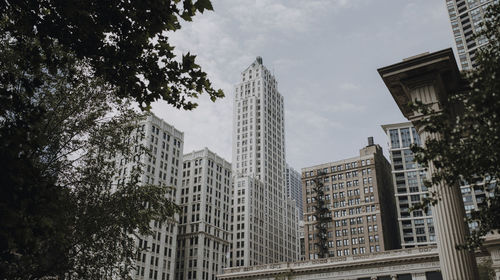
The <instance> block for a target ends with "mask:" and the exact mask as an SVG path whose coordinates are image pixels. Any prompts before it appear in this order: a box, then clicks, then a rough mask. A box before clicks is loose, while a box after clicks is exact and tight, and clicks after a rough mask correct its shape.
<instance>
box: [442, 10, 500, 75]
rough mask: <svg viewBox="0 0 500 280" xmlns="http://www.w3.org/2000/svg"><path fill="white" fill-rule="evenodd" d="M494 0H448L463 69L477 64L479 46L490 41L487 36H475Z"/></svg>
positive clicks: (449, 13)
mask: <svg viewBox="0 0 500 280" xmlns="http://www.w3.org/2000/svg"><path fill="white" fill-rule="evenodd" d="M493 2H495V1H494V0H446V7H447V9H448V15H449V16H450V21H451V28H452V29H453V36H454V38H455V44H456V46H457V51H458V57H459V59H460V66H461V68H462V70H468V69H471V68H473V67H475V66H476V64H475V55H476V51H477V49H478V48H479V47H481V46H483V45H485V44H487V43H488V40H487V39H486V38H474V34H476V33H477V32H479V31H480V30H481V23H482V22H483V20H484V13H485V11H486V8H487V7H488V6H489V5H490V4H492V3H493Z"/></svg>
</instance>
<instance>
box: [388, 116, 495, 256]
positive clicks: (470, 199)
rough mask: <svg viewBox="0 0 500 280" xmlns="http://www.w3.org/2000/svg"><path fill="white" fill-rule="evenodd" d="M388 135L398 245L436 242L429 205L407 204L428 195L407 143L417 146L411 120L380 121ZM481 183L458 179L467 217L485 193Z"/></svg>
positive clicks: (421, 170)
mask: <svg viewBox="0 0 500 280" xmlns="http://www.w3.org/2000/svg"><path fill="white" fill-rule="evenodd" d="M382 128H383V129H384V131H385V133H386V134H387V137H388V146H389V155H390V158H391V166H392V176H393V182H394V193H395V196H396V207H397V214H398V223H399V232H400V236H401V247H402V248H411V247H416V246H425V245H430V244H436V235H435V232H434V230H435V228H434V223H433V218H432V213H431V211H430V208H429V210H428V211H427V212H425V211H423V210H413V211H410V209H411V207H412V206H414V205H415V204H416V203H419V202H421V201H422V199H423V198H425V197H427V196H428V195H429V192H428V190H427V187H426V186H425V185H424V180H425V179H426V178H427V174H426V172H425V170H424V169H423V168H422V167H420V166H419V165H418V164H417V163H416V162H415V157H414V154H413V152H412V151H411V149H410V146H411V145H418V146H420V145H421V144H422V143H421V142H420V138H419V136H418V134H417V132H416V130H415V127H414V126H413V125H412V123H411V122H404V123H396V124H387V125H382ZM483 185H484V183H479V184H477V185H475V186H472V185H470V184H468V183H467V182H462V184H461V186H460V188H461V190H462V198H463V201H464V207H465V212H466V215H467V216H469V217H470V215H471V212H472V211H473V210H477V209H478V208H479V205H480V204H481V203H483V201H484V200H485V198H486V196H487V195H489V193H488V192H485V191H484V189H483ZM477 227H478V224H477V222H474V221H472V222H470V223H469V228H470V229H471V230H474V229H476V228H477Z"/></svg>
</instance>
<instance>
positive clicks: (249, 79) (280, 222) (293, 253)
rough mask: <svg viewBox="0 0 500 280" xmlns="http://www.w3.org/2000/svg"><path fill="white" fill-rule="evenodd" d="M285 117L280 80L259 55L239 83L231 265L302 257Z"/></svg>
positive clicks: (235, 119) (234, 121)
mask: <svg viewBox="0 0 500 280" xmlns="http://www.w3.org/2000/svg"><path fill="white" fill-rule="evenodd" d="M284 121H285V120H284V107H283V96H282V95H281V94H280V93H279V92H278V83H277V81H276V79H275V77H274V76H273V75H272V74H271V72H270V71H269V70H268V69H267V68H266V67H264V65H263V64H262V58H261V57H257V59H256V60H255V61H254V62H253V63H252V64H251V65H250V66H249V67H247V68H246V69H245V70H244V71H243V72H242V73H241V82H240V83H238V84H237V85H236V88H235V98H234V108H233V162H232V169H233V178H234V179H233V184H234V205H233V210H234V212H233V216H234V218H233V248H232V252H231V254H232V255H231V259H232V263H231V265H232V266H248V265H257V264H265V263H273V262H283V261H293V260H297V259H298V251H299V245H298V238H297V228H298V225H297V220H298V219H297V211H296V207H295V203H294V202H293V201H292V200H291V199H289V198H287V195H286V186H285V168H286V165H285V125H284Z"/></svg>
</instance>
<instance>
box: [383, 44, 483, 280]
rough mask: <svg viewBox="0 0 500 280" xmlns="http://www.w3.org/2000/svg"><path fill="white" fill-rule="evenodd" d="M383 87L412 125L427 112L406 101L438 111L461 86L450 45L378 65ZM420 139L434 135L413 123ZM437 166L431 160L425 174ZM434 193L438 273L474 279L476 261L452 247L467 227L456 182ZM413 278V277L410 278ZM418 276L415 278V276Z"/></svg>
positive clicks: (441, 185) (451, 278)
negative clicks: (413, 106)
mask: <svg viewBox="0 0 500 280" xmlns="http://www.w3.org/2000/svg"><path fill="white" fill-rule="evenodd" d="M378 72H379V74H380V75H381V77H382V79H383V80H384V82H385V84H386V86H387V88H388V89H389V91H390V92H391V94H392V96H393V98H394V100H395V101H396V103H397V105H398V106H399V108H400V110H401V112H402V113H403V115H404V116H405V117H406V118H407V119H408V120H410V121H411V122H412V123H413V124H414V125H415V124H417V123H416V121H418V120H422V119H423V118H426V117H428V116H425V115H422V114H421V113H419V112H417V111H414V110H413V108H411V107H409V106H408V104H409V103H410V102H413V101H416V100H417V101H420V102H422V103H423V104H426V105H429V106H431V108H432V109H433V110H434V111H436V112H437V111H439V110H441V109H442V108H444V107H445V106H449V105H448V103H447V96H448V95H449V94H450V93H451V92H453V91H457V90H459V89H460V88H461V87H462V83H461V78H460V73H459V70H458V67H457V65H456V62H455V58H454V56H453V51H452V50H451V49H446V50H442V51H438V52H435V53H431V54H428V53H426V54H422V55H418V56H414V57H411V58H407V59H405V60H403V62H400V63H397V64H394V65H391V66H387V67H384V68H381V69H378ZM416 129H417V131H418V132H419V134H420V138H421V140H422V143H425V141H426V140H429V139H433V138H434V139H435V138H438V137H439V134H436V135H430V134H428V133H426V132H424V131H423V128H422V127H418V126H417V125H416ZM436 171H437V169H436V168H435V167H434V166H433V164H432V163H430V164H429V169H428V170H427V174H428V176H430V175H431V174H433V173H435V172H436ZM431 190H432V191H435V192H436V193H437V196H438V197H437V198H438V199H439V201H438V203H437V204H436V205H435V206H433V207H432V214H433V218H434V223H435V227H436V235H437V245H438V253H439V262H440V268H441V274H442V275H443V279H445V280H469V279H477V278H478V276H477V265H476V259H475V257H474V254H473V253H470V252H468V251H465V250H458V249H457V248H456V246H457V245H459V244H464V242H465V236H466V235H467V234H468V227H467V225H466V223H465V210H464V204H463V200H462V196H461V192H460V188H459V186H447V185H445V184H444V183H443V182H440V183H438V184H435V185H433V186H432V189H431ZM414 279H416V278H414ZM417 279H418V278H417Z"/></svg>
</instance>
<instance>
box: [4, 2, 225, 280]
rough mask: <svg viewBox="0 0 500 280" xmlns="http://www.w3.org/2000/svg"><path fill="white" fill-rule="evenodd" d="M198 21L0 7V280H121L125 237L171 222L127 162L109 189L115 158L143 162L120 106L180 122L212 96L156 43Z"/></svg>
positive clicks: (121, 6) (169, 210) (162, 197)
mask: <svg viewBox="0 0 500 280" xmlns="http://www.w3.org/2000/svg"><path fill="white" fill-rule="evenodd" d="M207 9H208V10H211V9H212V7H211V4H210V2H209V1H208V0H198V1H196V2H193V1H191V0H184V1H182V2H181V1H178V0H174V1H147V2H144V1H117V2H112V3H111V2H109V1H95V2H85V1H69V2H68V1H52V0H46V1H6V0H0V158H1V159H2V160H1V161H0V170H1V172H0V186H1V188H0V224H1V225H2V226H1V227H0V260H1V261H0V278H1V279H43V278H44V277H59V279H66V278H71V279H126V278H129V276H130V271H131V270H132V269H133V259H134V258H135V257H136V256H137V254H136V253H137V252H136V250H137V248H135V246H134V240H133V238H132V237H133V236H134V235H136V234H141V235H142V234H145V235H147V234H149V233H151V228H150V223H151V221H152V220H154V221H157V222H160V223H161V222H165V221H168V220H169V218H170V217H171V216H172V215H173V213H174V212H175V211H177V210H178V208H177V206H175V205H174V204H173V203H172V202H171V201H170V200H169V199H167V196H166V194H167V193H168V192H169V191H171V190H170V189H169V188H168V187H167V186H158V185H144V184H142V183H140V181H139V179H138V178H139V175H140V174H141V172H142V169H141V165H140V163H139V162H137V165H136V168H135V169H134V170H131V172H130V176H129V178H128V180H126V181H125V182H123V181H122V182H121V183H120V184H117V181H116V177H115V174H117V172H118V168H119V167H118V166H117V165H116V160H115V159H116V156H120V157H121V158H123V159H124V160H125V161H129V162H130V161H137V159H139V158H143V157H146V156H147V154H148V151H147V150H146V149H144V148H143V147H142V146H141V145H140V143H137V142H134V141H137V139H138V137H139V136H140V135H138V130H137V125H138V123H139V122H140V121H141V119H142V118H143V116H142V115H140V114H138V113H137V112H135V111H134V110H132V109H131V105H130V104H131V102H133V101H137V102H139V103H140V105H141V107H142V108H143V109H148V108H149V105H150V103H151V102H153V101H155V100H159V99H163V100H165V101H167V102H168V103H170V104H172V105H173V106H175V107H177V108H183V109H188V110H190V109H193V108H195V107H196V103H194V102H193V101H191V99H192V98H196V97H198V96H199V94H202V93H203V92H206V93H207V94H209V95H210V97H211V98H212V100H215V99H217V98H220V97H222V96H223V93H222V92H221V91H220V90H214V89H213V88H212V86H211V84H210V82H209V81H208V79H207V75H206V73H204V72H203V71H201V69H200V67H199V66H198V65H197V64H196V63H195V61H194V59H195V57H194V56H193V55H190V54H186V55H184V56H183V57H182V59H181V61H176V60H175V56H174V54H173V46H171V45H170V44H169V43H168V40H167V39H168V38H167V34H166V33H165V31H175V30H177V29H179V28H180V21H181V20H187V21H189V20H191V19H192V17H193V16H194V15H195V14H197V12H204V11H205V10H207ZM139 134H140V133H139ZM132 147H134V148H135V147H138V148H139V147H142V148H139V149H137V150H136V149H133V150H132V149H131V148H132ZM146 205H147V206H146Z"/></svg>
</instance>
